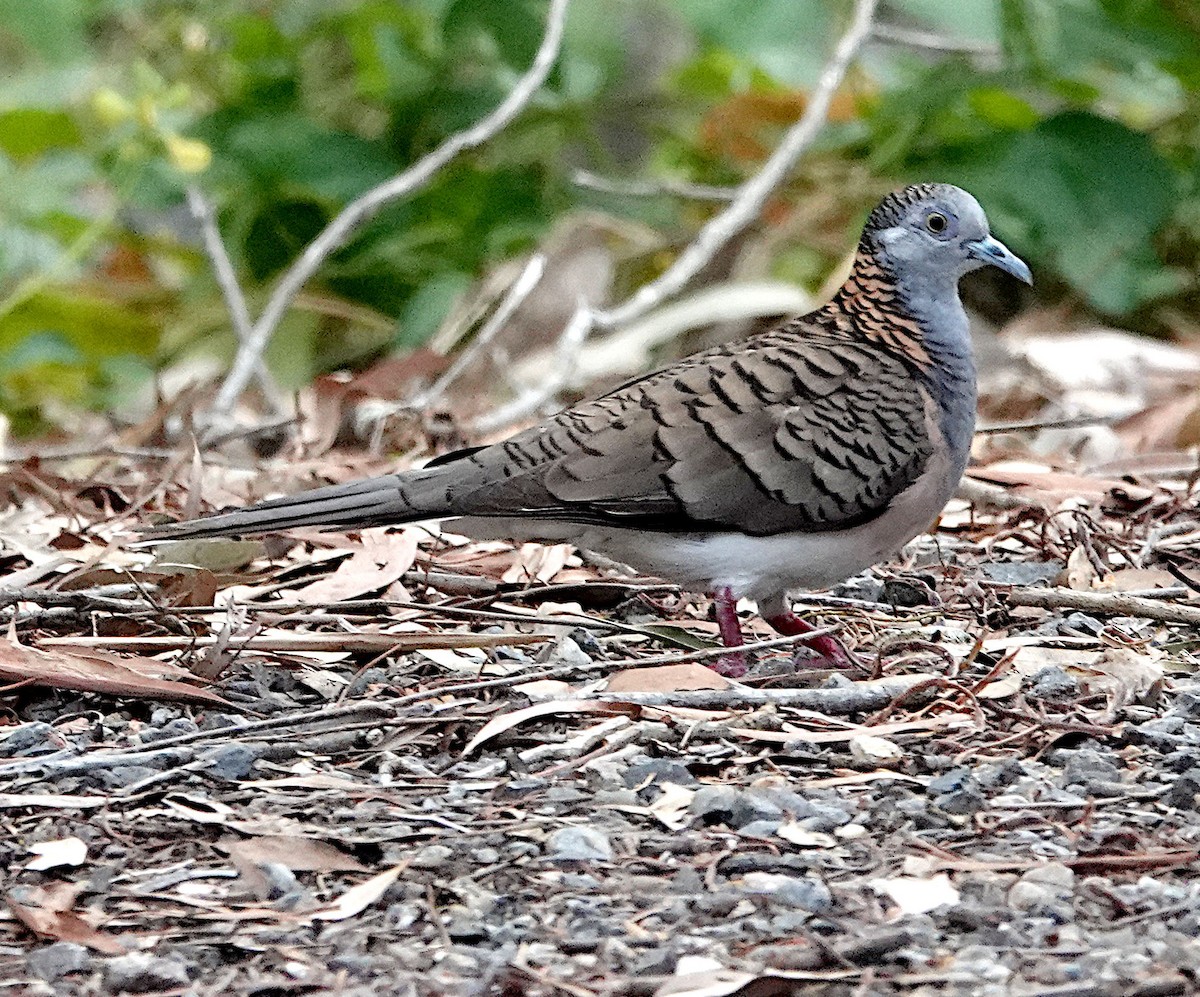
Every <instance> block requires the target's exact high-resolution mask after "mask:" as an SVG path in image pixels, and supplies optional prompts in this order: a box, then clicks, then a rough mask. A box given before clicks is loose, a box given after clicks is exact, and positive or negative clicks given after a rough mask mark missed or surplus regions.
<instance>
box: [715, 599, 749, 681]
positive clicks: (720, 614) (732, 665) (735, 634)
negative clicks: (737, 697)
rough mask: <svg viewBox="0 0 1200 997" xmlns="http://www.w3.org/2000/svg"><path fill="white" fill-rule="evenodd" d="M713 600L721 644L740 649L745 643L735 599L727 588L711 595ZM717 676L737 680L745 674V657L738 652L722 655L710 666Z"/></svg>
mask: <svg viewBox="0 0 1200 997" xmlns="http://www.w3.org/2000/svg"><path fill="white" fill-rule="evenodd" d="M713 598H714V600H715V604H714V607H713V609H714V612H715V613H716V617H717V627H718V628H719V629H720V631H721V643H722V644H724V645H725V646H726V647H729V648H734V647H741V646H742V644H744V643H745V640H744V638H743V637H742V621H741V620H739V619H738V614H737V599H735V598H734V597H733V592H732V591H731V590H730V588H729V587H728V586H726V587H724V588H719V589H717V590H716V592H714V593H713ZM711 668H712V669H713V671H715V672H716V673H717V674H719V675H725V676H727V677H729V678H738V677H739V676H741V675H745V674H746V656H745V655H744V654H742V653H741V652H740V651H733V652H732V653H731V654H726V655H723V656H722V657H720V658H718V659H717V660H716V663H715V664H713V665H712V666H711Z"/></svg>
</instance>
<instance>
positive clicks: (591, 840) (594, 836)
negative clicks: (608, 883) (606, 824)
mask: <svg viewBox="0 0 1200 997" xmlns="http://www.w3.org/2000/svg"><path fill="white" fill-rule="evenodd" d="M546 855H547V857H548V858H549V859H550V860H551V861H553V862H608V861H610V860H611V859H612V857H613V847H612V843H611V842H610V841H609V840H608V837H607V835H605V834H604V832H603V831H598V830H596V828H594V827H560V828H559V829H558V830H557V831H555V832H554V833H553V834H552V835H550V837H549V838H547V839H546Z"/></svg>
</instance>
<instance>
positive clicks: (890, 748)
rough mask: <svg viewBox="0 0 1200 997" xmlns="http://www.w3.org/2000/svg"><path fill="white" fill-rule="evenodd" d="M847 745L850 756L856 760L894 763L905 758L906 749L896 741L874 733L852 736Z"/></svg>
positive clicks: (872, 763) (874, 763) (881, 763)
mask: <svg viewBox="0 0 1200 997" xmlns="http://www.w3.org/2000/svg"><path fill="white" fill-rule="evenodd" d="M846 747H847V748H849V749H850V756H851V757H852V758H854V759H855V760H856V761H859V762H866V763H868V764H871V765H894V764H896V763H897V762H899V761H900V760H901V759H903V758H904V750H903V749H902V748H901V747H900V746H899V745H898V744H896V742H895V741H889V740H888V739H887V738H886V737H876V736H875V735H873V734H859V735H857V736H855V737H852V738H850V740H849V741H848V742H847V744H846Z"/></svg>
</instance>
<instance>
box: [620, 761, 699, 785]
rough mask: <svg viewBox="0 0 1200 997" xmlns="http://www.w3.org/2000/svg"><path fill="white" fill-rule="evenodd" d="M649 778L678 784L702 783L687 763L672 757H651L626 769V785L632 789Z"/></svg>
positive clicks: (656, 781) (657, 781)
mask: <svg viewBox="0 0 1200 997" xmlns="http://www.w3.org/2000/svg"><path fill="white" fill-rule="evenodd" d="M648 779H653V780H654V782H655V783H663V782H671V783H674V784H675V785H677V786H699V785H700V780H699V779H697V778H696V777H695V776H694V775H692V773H691V772H689V771H688V768H687V766H686V765H681V764H680V763H679V762H677V761H673V760H672V759H670V758H651V759H648V760H647V761H644V762H639V763H638V764H636V765H630V766H629V768H627V769H626V770H625V785H626V786H628V787H629V788H630V789H634V788H636V787H637V786H640V785H642V784H643V783H644V782H646V780H648Z"/></svg>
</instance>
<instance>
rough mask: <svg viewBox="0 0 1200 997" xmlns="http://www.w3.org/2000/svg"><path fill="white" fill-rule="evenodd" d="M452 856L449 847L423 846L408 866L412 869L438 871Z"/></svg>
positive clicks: (451, 849)
mask: <svg viewBox="0 0 1200 997" xmlns="http://www.w3.org/2000/svg"><path fill="white" fill-rule="evenodd" d="M453 854H454V849H453V848H451V847H450V846H449V845H425V847H423V848H418V849H417V851H416V853H415V854H414V855H413V857H412V859H411V860H410V861H409V863H408V864H409V866H410V867H411V868H413V869H440V868H441V867H442V865H443V864H444V863H445V862H446V860H447V859H449V858H450V856H451V855H453Z"/></svg>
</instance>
